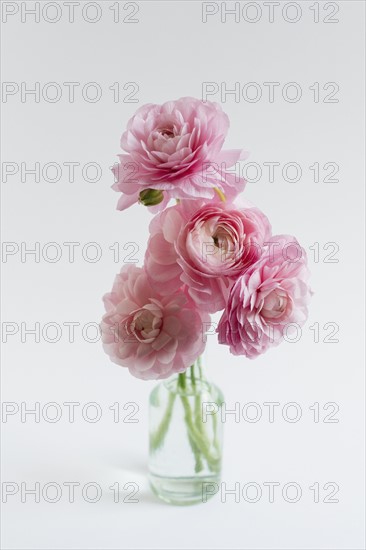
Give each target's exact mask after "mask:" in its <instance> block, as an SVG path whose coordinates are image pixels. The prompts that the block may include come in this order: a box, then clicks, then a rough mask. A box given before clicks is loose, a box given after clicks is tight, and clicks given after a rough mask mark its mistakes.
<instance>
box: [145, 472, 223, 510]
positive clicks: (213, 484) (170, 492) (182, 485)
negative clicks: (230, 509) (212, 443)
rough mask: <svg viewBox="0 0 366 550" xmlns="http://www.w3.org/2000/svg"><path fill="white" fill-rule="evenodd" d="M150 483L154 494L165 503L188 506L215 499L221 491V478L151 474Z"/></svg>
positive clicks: (213, 476) (216, 476)
mask: <svg viewBox="0 0 366 550" xmlns="http://www.w3.org/2000/svg"><path fill="white" fill-rule="evenodd" d="M149 481H150V486H151V488H152V490H153V492H154V494H155V495H156V496H157V497H159V498H160V499H161V500H163V501H164V502H168V503H169V504H175V505H177V506H188V505H190V504H199V503H200V502H207V500H209V499H210V498H211V497H213V496H214V495H215V494H216V493H217V491H218V489H219V484H220V476H219V475H207V476H202V477H199V476H193V477H165V476H164V477H162V476H157V475H155V474H152V473H150V474H149Z"/></svg>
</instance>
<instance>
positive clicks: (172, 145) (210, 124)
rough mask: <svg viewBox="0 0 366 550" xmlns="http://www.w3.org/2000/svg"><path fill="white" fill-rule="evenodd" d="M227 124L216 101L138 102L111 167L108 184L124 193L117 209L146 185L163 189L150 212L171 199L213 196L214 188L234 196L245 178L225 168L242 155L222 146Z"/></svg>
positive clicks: (136, 199) (184, 99)
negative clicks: (111, 177) (113, 180)
mask: <svg viewBox="0 0 366 550" xmlns="http://www.w3.org/2000/svg"><path fill="white" fill-rule="evenodd" d="M228 128H229V119H228V117H227V115H226V114H225V113H224V112H223V111H222V109H221V107H220V105H218V104H217V103H211V102H209V101H207V102H203V101H200V100H198V99H195V98H193V97H183V98H181V99H178V100H176V101H168V102H167V103H164V104H163V105H154V104H147V105H144V106H142V107H141V108H140V109H138V111H137V112H136V113H135V115H134V116H133V117H132V118H131V119H130V121H129V122H128V125H127V130H126V131H125V132H124V134H123V135H122V138H121V147H122V149H123V150H124V151H126V153H127V154H122V155H119V158H120V164H119V165H117V166H115V167H114V168H113V172H114V175H115V177H116V180H117V182H116V183H115V185H114V186H113V189H115V190H116V191H120V192H122V193H123V195H122V196H121V198H120V200H119V202H118V205H117V208H118V209H119V210H124V209H125V208H128V207H129V206H131V205H132V204H134V203H135V202H137V201H138V200H139V195H140V192H141V191H144V190H146V189H155V190H160V191H162V192H163V194H164V199H163V202H161V203H160V204H158V206H157V207H154V208H155V211H157V210H161V209H162V208H163V207H165V206H166V204H167V203H168V201H169V200H170V199H171V198H175V199H185V198H198V197H203V198H205V199H213V198H214V197H215V189H214V188H217V189H218V190H219V192H222V193H224V194H225V196H226V198H227V199H230V200H232V199H234V198H235V197H236V195H237V194H238V193H239V192H241V191H243V189H244V187H245V183H246V182H245V180H244V179H243V178H241V177H239V176H237V175H235V174H233V173H229V172H228V171H227V169H228V168H229V167H231V166H233V165H234V164H235V163H236V162H237V161H238V160H242V159H244V158H246V155H245V154H244V152H243V151H241V150H228V151H222V146H223V143H224V140H225V137H226V134H227V131H228ZM155 204H157V203H155Z"/></svg>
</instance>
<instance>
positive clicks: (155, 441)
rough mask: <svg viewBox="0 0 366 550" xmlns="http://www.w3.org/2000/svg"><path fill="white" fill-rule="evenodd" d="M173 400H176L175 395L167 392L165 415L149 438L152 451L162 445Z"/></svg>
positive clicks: (169, 419) (171, 411)
mask: <svg viewBox="0 0 366 550" xmlns="http://www.w3.org/2000/svg"><path fill="white" fill-rule="evenodd" d="M175 398H176V394H175V393H173V392H169V399H168V405H167V408H166V411H165V414H164V416H163V419H162V421H161V422H160V425H159V427H158V429H157V430H156V432H155V433H154V434H153V435H152V436H151V438H150V445H151V448H152V449H153V450H154V451H156V450H157V449H159V447H161V446H162V444H163V443H164V439H165V436H166V434H167V431H168V428H169V424H170V421H171V418H172V413H173V406H174V402H175Z"/></svg>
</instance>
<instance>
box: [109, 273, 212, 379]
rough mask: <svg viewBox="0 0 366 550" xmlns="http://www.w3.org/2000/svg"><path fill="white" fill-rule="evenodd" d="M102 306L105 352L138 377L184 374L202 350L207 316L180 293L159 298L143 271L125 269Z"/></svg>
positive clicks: (150, 377) (163, 376) (207, 321)
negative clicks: (103, 308) (104, 309)
mask: <svg viewBox="0 0 366 550" xmlns="http://www.w3.org/2000/svg"><path fill="white" fill-rule="evenodd" d="M104 304H105V308H106V314H105V315H104V317H103V320H102V323H101V331H102V341H103V346H104V350H105V351H106V353H107V354H108V355H109V356H110V358H111V360H112V361H113V362H115V363H117V364H118V365H121V366H123V367H127V368H128V369H129V371H130V372H131V374H133V375H134V376H136V377H137V378H142V379H144V380H150V379H161V378H167V377H169V376H170V375H171V374H174V373H179V372H184V371H185V370H186V369H187V368H188V367H189V366H190V365H192V364H193V363H194V361H195V360H196V359H197V358H198V357H199V356H200V355H201V354H202V352H203V350H204V347H205V341H204V329H205V328H206V327H207V326H208V325H209V316H208V315H206V314H202V313H201V312H200V311H199V310H198V308H197V307H196V306H195V304H194V303H193V301H192V300H191V299H190V298H189V296H187V295H186V294H185V293H184V292H183V291H182V290H181V289H179V290H178V291H176V292H175V293H174V294H171V295H169V296H161V295H160V294H159V293H157V292H156V290H155V289H153V287H152V286H151V285H150V283H149V281H148V279H147V276H146V273H145V270H144V269H142V268H139V267H136V266H135V265H132V264H130V265H126V266H124V267H123V268H122V269H121V272H120V273H119V275H117V277H116V279H115V282H114V285H113V288H112V292H110V293H109V294H106V295H105V296H104Z"/></svg>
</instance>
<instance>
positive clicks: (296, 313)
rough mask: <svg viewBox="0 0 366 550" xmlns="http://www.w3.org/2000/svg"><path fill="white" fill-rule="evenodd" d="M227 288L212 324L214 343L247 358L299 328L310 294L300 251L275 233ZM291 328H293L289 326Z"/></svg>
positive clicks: (295, 245)
mask: <svg viewBox="0 0 366 550" xmlns="http://www.w3.org/2000/svg"><path fill="white" fill-rule="evenodd" d="M270 243H271V244H270V245H269V246H268V250H267V251H266V253H264V254H263V256H262V257H261V258H260V260H258V262H257V263H256V264H254V265H253V266H252V267H251V268H249V269H248V271H246V272H245V273H244V274H243V275H241V276H240V277H239V278H238V280H237V281H236V283H235V284H234V286H233V287H232V289H231V292H230V296H229V299H228V303H227V306H226V309H225V311H224V312H223V314H222V317H221V319H220V322H219V325H218V329H217V331H218V334H219V342H220V344H226V345H228V346H230V351H231V353H233V354H234V355H245V356H246V357H249V358H250V359H253V358H255V357H257V356H258V355H260V354H261V353H263V352H265V351H266V350H267V349H268V348H269V347H270V346H275V345H277V344H279V343H280V342H281V340H282V339H283V335H284V331H285V330H287V329H290V330H289V334H290V331H291V329H292V330H294V329H296V326H300V327H301V326H302V325H303V324H304V322H305V320H306V318H307V314H308V311H307V305H308V302H309V299H310V296H311V291H310V289H309V286H308V278H309V270H308V268H307V259H306V253H305V250H304V249H303V248H301V247H300V245H299V243H298V242H297V241H296V239H295V238H294V237H291V236H289V235H278V236H275V237H272V238H271V240H270ZM295 324H296V326H295Z"/></svg>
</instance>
